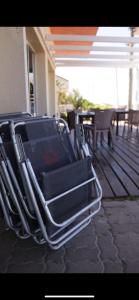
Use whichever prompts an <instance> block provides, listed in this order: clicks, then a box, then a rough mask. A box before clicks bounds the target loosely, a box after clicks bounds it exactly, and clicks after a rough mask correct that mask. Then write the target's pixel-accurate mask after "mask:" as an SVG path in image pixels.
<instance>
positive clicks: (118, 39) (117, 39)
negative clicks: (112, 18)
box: [46, 34, 139, 44]
mask: <svg viewBox="0 0 139 300" xmlns="http://www.w3.org/2000/svg"><path fill="white" fill-rule="evenodd" d="M46 39H47V40H48V41H83V42H85V41H87V42H104V43H124V44H129V43H133V44H138V43H139V37H130V36H129V37H125V36H96V35H70V34H51V35H49V34H48V35H46Z"/></svg>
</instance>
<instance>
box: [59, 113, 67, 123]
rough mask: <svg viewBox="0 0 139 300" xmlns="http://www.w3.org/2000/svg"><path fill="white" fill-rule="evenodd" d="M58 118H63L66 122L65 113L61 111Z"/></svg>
mask: <svg viewBox="0 0 139 300" xmlns="http://www.w3.org/2000/svg"><path fill="white" fill-rule="evenodd" d="M60 118H62V119H64V120H65V121H66V122H67V113H66V112H65V113H61V114H60Z"/></svg>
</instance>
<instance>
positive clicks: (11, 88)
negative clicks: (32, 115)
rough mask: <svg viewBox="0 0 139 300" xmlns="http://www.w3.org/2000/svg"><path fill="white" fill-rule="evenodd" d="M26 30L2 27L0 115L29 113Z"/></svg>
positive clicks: (0, 45)
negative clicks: (25, 53) (15, 112)
mask: <svg viewBox="0 0 139 300" xmlns="http://www.w3.org/2000/svg"><path fill="white" fill-rule="evenodd" d="M24 38H25V36H24V28H23V27H20V28H19V27H0V113H6V112H14V111H27V110H28V99H27V87H26V76H25V68H26V66H25V55H24V51H25V49H24Z"/></svg>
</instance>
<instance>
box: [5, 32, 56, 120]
mask: <svg viewBox="0 0 139 300" xmlns="http://www.w3.org/2000/svg"><path fill="white" fill-rule="evenodd" d="M46 32H47V27H46V28H45V27H42V28H41V27H1V28H0V113H6V112H14V111H30V103H29V91H28V70H27V53H26V42H27V41H28V42H29V45H31V47H32V48H33V50H34V52H35V83H36V109H37V114H38V115H40V114H44V113H47V114H48V115H53V114H56V113H57V103H56V99H55V65H54V62H53V60H52V58H51V55H50V53H49V51H48V46H47V43H46V39H45V35H46Z"/></svg>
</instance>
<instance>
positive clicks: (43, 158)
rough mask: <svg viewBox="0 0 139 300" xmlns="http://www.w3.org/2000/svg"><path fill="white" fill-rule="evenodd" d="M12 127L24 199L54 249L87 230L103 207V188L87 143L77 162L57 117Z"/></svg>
mask: <svg viewBox="0 0 139 300" xmlns="http://www.w3.org/2000/svg"><path fill="white" fill-rule="evenodd" d="M10 129H11V138H12V141H13V145H14V150H15V155H16V159H17V162H18V167H19V172H20V175H21V178H22V184H23V186H24V190H25V195H26V198H27V199H28V200H29V201H31V204H32V207H33V209H34V214H35V215H36V218H37V221H38V224H39V226H40V229H41V232H42V235H43V238H44V240H45V241H46V242H48V244H49V246H50V247H51V248H53V249H58V248H60V247H61V246H62V245H63V244H65V243H66V242H67V241H69V240H70V239H71V238H72V237H73V236H75V235H76V234H78V233H79V232H80V231H81V230H82V229H83V228H85V227H86V226H87V225H88V224H89V223H90V221H91V218H92V217H93V216H94V215H95V214H96V213H97V212H98V211H99V209H100V206H101V198H102V190H101V187H100V184H99V181H98V178H97V176H96V173H95V171H94V168H93V166H92V163H91V158H90V156H89V151H88V149H87V145H85V143H83V145H82V150H83V152H82V153H83V155H84V157H83V158H82V159H80V160H77V158H76V155H75V153H74V150H73V147H72V145H71V141H70V138H69V133H68V128H67V124H66V122H64V120H61V119H56V118H52V119H49V118H47V119H41V120H36V121H35V122H34V121H32V120H30V121H28V122H19V123H16V124H14V122H13V121H10ZM92 193H94V194H92ZM86 214H87V215H86Z"/></svg>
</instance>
